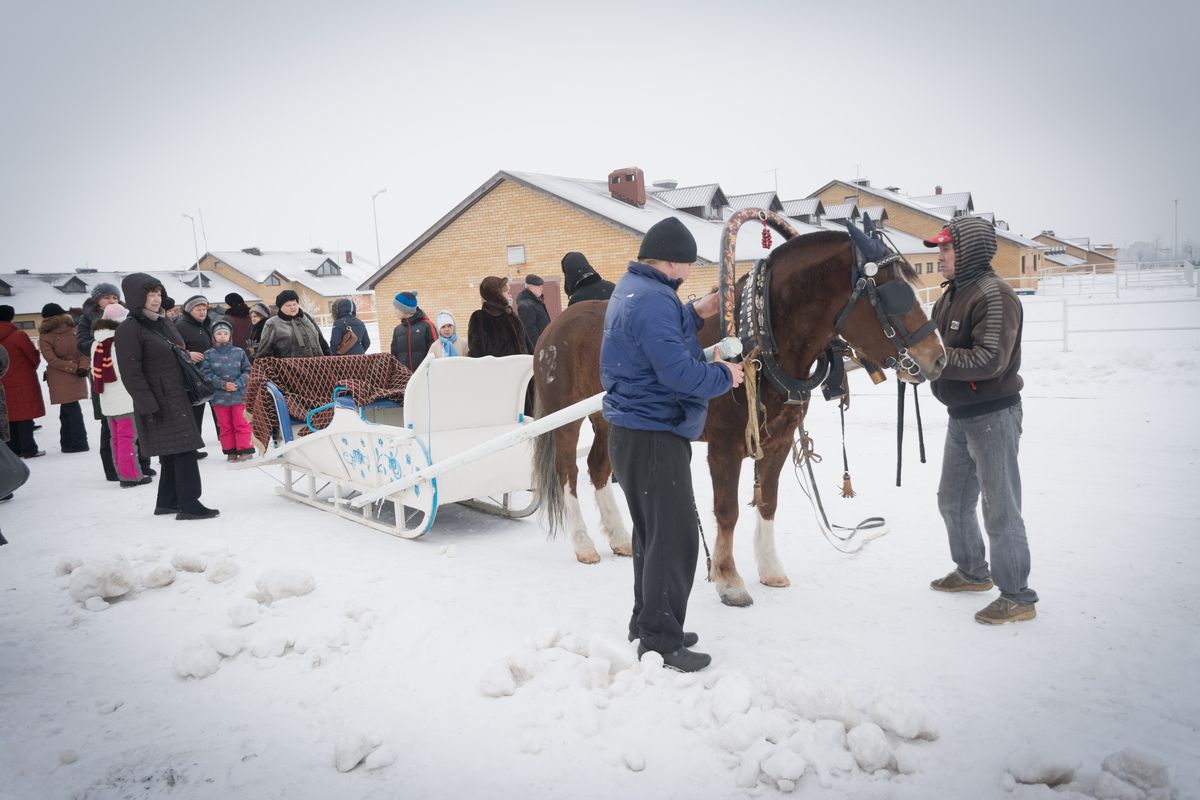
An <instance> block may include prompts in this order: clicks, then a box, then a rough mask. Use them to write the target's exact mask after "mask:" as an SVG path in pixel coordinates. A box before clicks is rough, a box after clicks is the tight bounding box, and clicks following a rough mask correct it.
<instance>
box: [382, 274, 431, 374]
mask: <svg viewBox="0 0 1200 800" xmlns="http://www.w3.org/2000/svg"><path fill="white" fill-rule="evenodd" d="M392 307H393V308H395V309H396V312H397V313H398V314H399V315H400V324H399V325H397V326H396V327H395V328H394V329H393V330H392V346H391V348H390V350H391V353H392V355H393V356H394V357H395V358H396V359H398V360H399V361H400V363H401V364H403V365H404V366H406V367H408V368H409V369H410V370H412V371H413V372H416V371H417V367H419V366H421V362H422V361H424V360H425V357H426V356H432V357H433V358H437V357H438V356H439V355H440V351H441V348H440V347H438V348H435V347H434V346H433V345H434V343H436V342H437V340H438V334H437V331H436V330H434V328H433V323H432V322H430V321H429V317H427V316H425V312H424V311H422V310H421V307H420V306H418V305H417V293H416V292H398V293H397V294H396V296H395V297H394V298H393V299H392Z"/></svg>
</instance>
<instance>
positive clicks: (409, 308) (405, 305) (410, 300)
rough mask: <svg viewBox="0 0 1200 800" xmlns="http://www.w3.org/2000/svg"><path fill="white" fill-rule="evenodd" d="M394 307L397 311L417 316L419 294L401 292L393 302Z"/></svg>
mask: <svg viewBox="0 0 1200 800" xmlns="http://www.w3.org/2000/svg"><path fill="white" fill-rule="evenodd" d="M392 305H393V306H394V307H395V308H396V310H397V311H402V312H404V313H405V314H415V313H416V312H417V293H416V292H400V293H399V294H397V295H396V297H395V299H393V300H392Z"/></svg>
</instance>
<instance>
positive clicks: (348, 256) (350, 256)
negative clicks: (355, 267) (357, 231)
mask: <svg viewBox="0 0 1200 800" xmlns="http://www.w3.org/2000/svg"><path fill="white" fill-rule="evenodd" d="M346 263H347V264H353V263H354V253H353V252H352V251H350V250H347V251H346Z"/></svg>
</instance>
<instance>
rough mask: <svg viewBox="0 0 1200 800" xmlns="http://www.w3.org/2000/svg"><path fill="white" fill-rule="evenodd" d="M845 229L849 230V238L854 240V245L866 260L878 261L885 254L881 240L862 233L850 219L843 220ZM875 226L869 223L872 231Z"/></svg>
mask: <svg viewBox="0 0 1200 800" xmlns="http://www.w3.org/2000/svg"><path fill="white" fill-rule="evenodd" d="M845 223H846V230H847V231H849V232H850V238H851V239H852V240H854V246H855V247H857V248H858V251H859V252H860V253H862V256H863V258H864V259H865V260H867V261H879V260H880V259H881V258H883V257H884V256H886V255H887V248H886V247H884V246H883V242H881V241H879V240H878V239H876V238H874V237H872V236H869V235H868V234H866V233H863V232H862V231H860V230H859V229H858V226H857V225H855V224H854V223H853V222H851V221H850V220H845ZM874 230H875V226H874V225H871V228H870V231H874Z"/></svg>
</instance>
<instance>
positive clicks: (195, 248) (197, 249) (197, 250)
mask: <svg viewBox="0 0 1200 800" xmlns="http://www.w3.org/2000/svg"><path fill="white" fill-rule="evenodd" d="M182 216H185V217H187V218H188V219H190V220H191V221H192V252H193V253H195V254H196V269H200V246H199V245H198V244H196V218H195V217H193V216H192V215H191V214H183V215H182Z"/></svg>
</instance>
